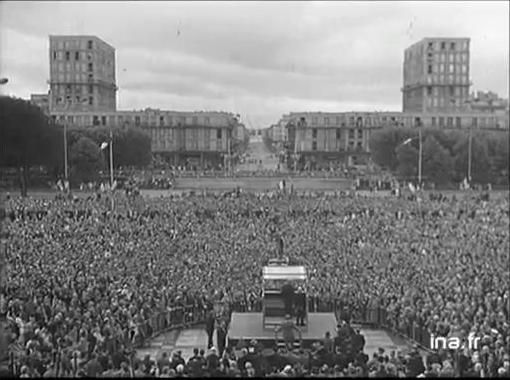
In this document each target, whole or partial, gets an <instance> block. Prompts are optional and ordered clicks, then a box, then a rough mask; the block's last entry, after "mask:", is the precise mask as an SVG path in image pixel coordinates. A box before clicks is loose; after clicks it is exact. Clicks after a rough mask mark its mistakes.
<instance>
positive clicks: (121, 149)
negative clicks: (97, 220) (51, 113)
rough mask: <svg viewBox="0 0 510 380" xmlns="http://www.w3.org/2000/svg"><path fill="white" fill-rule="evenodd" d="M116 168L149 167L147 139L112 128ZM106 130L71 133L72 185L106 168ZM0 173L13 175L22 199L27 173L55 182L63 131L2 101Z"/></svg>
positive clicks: (23, 104) (27, 108) (23, 106)
mask: <svg viewBox="0 0 510 380" xmlns="http://www.w3.org/2000/svg"><path fill="white" fill-rule="evenodd" d="M112 134H113V156H114V160H113V162H114V167H115V168H118V167H126V166H131V167H143V166H146V165H148V164H149V163H150V162H151V139H150V136H149V135H148V134H146V133H145V132H144V131H142V130H140V129H136V128H112ZM109 136H110V128H108V127H91V128H77V127H70V128H68V131H67V145H68V164H69V174H70V180H71V182H72V183H75V184H76V183H80V182H88V181H95V180H97V179H99V171H100V170H102V169H107V168H108V163H109V155H108V149H105V150H101V149H100V146H101V144H102V143H103V142H107V143H109V141H110V137H109ZM0 141H1V142H2V149H1V150H0V167H1V168H2V170H3V172H5V169H6V168H12V169H16V170H17V172H18V174H19V179H20V180H19V183H20V185H21V192H22V194H23V195H26V189H27V185H28V182H29V172H30V168H32V167H34V166H43V167H45V168H46V170H47V172H48V173H50V175H51V177H53V179H55V180H56V179H57V178H59V177H62V176H63V173H64V166H65V163H64V156H65V155H64V128H63V126H62V125H57V124H55V123H54V122H53V121H52V119H51V118H49V117H47V116H46V115H45V114H44V113H43V112H42V111H41V109H40V108H39V107H37V106H35V105H33V104H31V103H30V102H28V101H26V100H23V99H18V98H12V97H7V96H1V97H0Z"/></svg>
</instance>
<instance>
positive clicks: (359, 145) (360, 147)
mask: <svg viewBox="0 0 510 380" xmlns="http://www.w3.org/2000/svg"><path fill="white" fill-rule="evenodd" d="M358 149H363V143H362V142H361V141H358Z"/></svg>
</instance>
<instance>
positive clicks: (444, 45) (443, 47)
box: [441, 42, 446, 50]
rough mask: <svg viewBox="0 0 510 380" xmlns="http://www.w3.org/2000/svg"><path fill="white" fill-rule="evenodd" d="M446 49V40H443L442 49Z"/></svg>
mask: <svg viewBox="0 0 510 380" xmlns="http://www.w3.org/2000/svg"><path fill="white" fill-rule="evenodd" d="M445 49H446V43H445V42H441V50H445Z"/></svg>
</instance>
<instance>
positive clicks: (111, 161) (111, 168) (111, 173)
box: [110, 127, 113, 189]
mask: <svg viewBox="0 0 510 380" xmlns="http://www.w3.org/2000/svg"><path fill="white" fill-rule="evenodd" d="M110 188H111V189H113V133H112V129H111V127H110Z"/></svg>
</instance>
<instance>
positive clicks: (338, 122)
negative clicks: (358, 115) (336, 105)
mask: <svg viewBox="0 0 510 380" xmlns="http://www.w3.org/2000/svg"><path fill="white" fill-rule="evenodd" d="M336 125H340V116H337V117H336Z"/></svg>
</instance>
